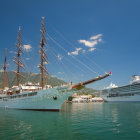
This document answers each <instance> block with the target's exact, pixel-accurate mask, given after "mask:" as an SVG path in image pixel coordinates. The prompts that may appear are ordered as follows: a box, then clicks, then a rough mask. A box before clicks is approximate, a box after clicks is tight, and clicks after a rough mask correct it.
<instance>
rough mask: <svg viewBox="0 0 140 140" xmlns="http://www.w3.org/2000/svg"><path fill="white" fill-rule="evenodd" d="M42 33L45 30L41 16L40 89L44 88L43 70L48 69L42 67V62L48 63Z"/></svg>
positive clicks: (45, 42)
mask: <svg viewBox="0 0 140 140" xmlns="http://www.w3.org/2000/svg"><path fill="white" fill-rule="evenodd" d="M44 33H47V32H46V29H45V26H44V17H42V23H41V42H40V48H41V50H40V56H41V63H40V64H39V68H40V70H41V87H42V89H43V88H44V72H46V73H47V74H49V73H48V71H47V70H46V68H45V67H44V63H47V64H48V56H47V55H46V53H45V51H44V45H45V44H46V45H47V41H46V39H45V35H44Z"/></svg>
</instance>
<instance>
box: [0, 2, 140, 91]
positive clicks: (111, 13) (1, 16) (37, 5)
mask: <svg viewBox="0 0 140 140" xmlns="http://www.w3.org/2000/svg"><path fill="white" fill-rule="evenodd" d="M139 7H140V2H139V1H138V0H0V60H1V61H0V64H3V60H4V49H5V48H7V55H8V56H7V61H8V62H7V63H8V67H7V70H14V69H15V65H14V64H13V62H12V57H13V56H15V54H14V52H15V51H16V46H15V44H16V43H17V40H16V39H17V35H18V28H19V26H21V32H22V35H23V39H22V42H23V44H24V45H30V46H31V49H30V50H25V49H24V52H25V53H24V55H23V62H24V63H25V64H26V71H30V72H35V73H37V72H39V70H38V68H37V65H38V64H39V61H40V56H39V53H38V51H39V42H40V28H41V27H40V26H41V17H42V16H44V17H45V25H46V29H47V32H48V36H46V38H47V40H48V44H49V46H48V47H47V46H46V53H47V54H48V56H49V62H50V64H49V65H47V66H46V67H47V69H48V71H49V72H50V74H52V75H55V76H57V77H59V78H62V79H65V80H66V81H69V80H72V81H74V82H79V81H80V80H82V81H84V80H88V79H91V78H93V77H96V76H97V75H96V74H95V73H94V72H93V71H95V72H96V73H99V74H102V75H103V74H104V72H105V71H107V72H109V71H110V70H111V71H112V76H111V77H109V78H107V79H104V80H102V81H99V82H96V83H94V84H91V85H90V86H89V87H92V88H96V89H98V88H103V87H105V86H108V85H109V83H110V82H114V83H116V84H117V85H124V84H127V83H128V82H129V81H130V78H131V76H132V75H133V74H137V75H140V71H139V69H140V65H139V64H140V62H139V59H140V55H139V54H140V8H139ZM52 39H53V40H52ZM54 40H55V41H54ZM56 42H57V43H56ZM61 47H63V48H64V49H65V51H64V49H62V48H61ZM72 52H73V53H72ZM95 63H96V64H95ZM85 65H86V66H85Z"/></svg>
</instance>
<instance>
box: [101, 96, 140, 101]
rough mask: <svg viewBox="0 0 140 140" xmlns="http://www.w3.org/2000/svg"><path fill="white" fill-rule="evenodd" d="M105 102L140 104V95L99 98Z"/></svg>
mask: <svg viewBox="0 0 140 140" xmlns="http://www.w3.org/2000/svg"><path fill="white" fill-rule="evenodd" d="M101 97H102V98H103V99H104V101H105V102H140V95H134V96H125V97H110V98H109V97H107V96H101Z"/></svg>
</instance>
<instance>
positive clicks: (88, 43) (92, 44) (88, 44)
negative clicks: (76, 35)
mask: <svg viewBox="0 0 140 140" xmlns="http://www.w3.org/2000/svg"><path fill="white" fill-rule="evenodd" d="M101 37H102V34H97V35H95V36H92V37H90V38H89V39H88V40H78V42H79V43H83V44H84V46H86V47H90V49H89V50H88V51H89V52H92V51H94V50H95V49H96V48H95V46H96V45H98V43H99V42H102V38H101ZM84 52H86V51H84V50H83V53H84Z"/></svg>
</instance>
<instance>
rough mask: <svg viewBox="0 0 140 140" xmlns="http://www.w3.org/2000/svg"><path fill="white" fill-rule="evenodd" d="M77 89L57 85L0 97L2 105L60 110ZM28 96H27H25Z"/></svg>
mask: <svg viewBox="0 0 140 140" xmlns="http://www.w3.org/2000/svg"><path fill="white" fill-rule="evenodd" d="M74 92H75V91H74V90H71V89H69V88H68V87H56V88H50V89H46V90H40V91H36V92H23V93H20V94H18V95H16V96H15V95H7V96H5V97H4V98H2V97H1V98H0V107H4V108H11V109H22V110H40V111H59V110H60V109H61V107H62V105H63V103H64V102H65V101H66V100H67V99H68V97H69V96H70V95H72V94H73V93H74ZM25 96H26V97H25Z"/></svg>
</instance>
